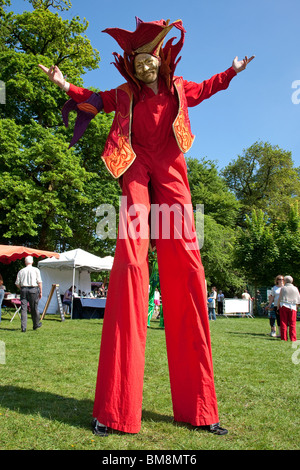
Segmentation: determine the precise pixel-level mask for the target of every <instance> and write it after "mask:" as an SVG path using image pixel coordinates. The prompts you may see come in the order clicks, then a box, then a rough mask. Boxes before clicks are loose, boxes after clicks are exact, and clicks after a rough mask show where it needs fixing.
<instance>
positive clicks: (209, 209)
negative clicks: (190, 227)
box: [186, 158, 239, 227]
mask: <svg viewBox="0 0 300 470" xmlns="http://www.w3.org/2000/svg"><path fill="white" fill-rule="evenodd" d="M186 163H187V171H188V179H189V185H190V189H191V195H192V204H193V206H194V207H196V204H203V205H204V213H205V214H206V215H210V216H211V217H212V218H213V219H214V220H215V221H216V222H217V223H219V224H220V225H224V226H226V227H234V226H235V224H236V219H237V216H238V210H239V202H238V201H237V199H236V197H235V195H234V194H233V193H231V192H230V191H229V189H228V186H227V184H226V182H225V180H224V178H222V177H221V176H220V175H219V172H218V169H217V167H216V165H215V163H214V162H212V161H210V160H205V159H202V160H197V159H195V158H187V160H186Z"/></svg>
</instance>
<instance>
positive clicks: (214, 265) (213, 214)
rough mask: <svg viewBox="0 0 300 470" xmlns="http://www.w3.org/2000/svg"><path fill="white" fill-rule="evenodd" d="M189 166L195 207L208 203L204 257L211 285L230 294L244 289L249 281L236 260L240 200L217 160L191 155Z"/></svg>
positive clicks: (205, 221)
mask: <svg viewBox="0 0 300 470" xmlns="http://www.w3.org/2000/svg"><path fill="white" fill-rule="evenodd" d="M187 170H188V179H189V185H190V189H191V195H192V204H193V207H194V208H196V205H197V204H203V206H204V240H203V247H202V248H201V257H202V262H203V265H204V268H205V274H206V280H207V284H208V287H209V286H211V285H212V284H213V285H216V286H217V287H218V288H219V289H222V290H224V291H227V292H228V295H229V293H234V292H236V291H237V290H239V289H241V287H242V286H243V285H244V282H245V281H244V279H243V278H242V276H240V274H239V272H238V270H237V269H236V268H235V266H234V264H233V259H234V255H233V253H234V245H235V230H234V227H235V223H236V218H237V214H238V209H239V203H238V201H237V200H236V197H235V196H234V195H233V194H232V193H231V192H230V191H229V189H228V188H227V186H226V183H225V181H224V179H223V178H222V177H221V176H220V175H219V173H218V170H217V167H216V165H215V163H214V162H212V161H208V160H204V159H203V160H201V161H199V160H197V159H194V158H188V159H187Z"/></svg>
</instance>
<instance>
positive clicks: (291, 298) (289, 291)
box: [278, 276, 300, 341]
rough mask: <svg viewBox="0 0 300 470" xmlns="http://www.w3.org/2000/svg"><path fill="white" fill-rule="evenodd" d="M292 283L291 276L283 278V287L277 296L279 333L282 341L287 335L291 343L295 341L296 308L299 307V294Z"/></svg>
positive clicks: (285, 339)
mask: <svg viewBox="0 0 300 470" xmlns="http://www.w3.org/2000/svg"><path fill="white" fill-rule="evenodd" d="M293 281H294V280H293V278H292V276H285V277H284V286H283V287H282V288H281V289H280V294H279V300H278V303H279V308H280V331H281V339H282V340H283V341H287V340H288V333H289V337H290V340H291V341H297V332H296V322H297V306H298V305H300V294H299V290H298V289H297V287H296V286H294V285H293Z"/></svg>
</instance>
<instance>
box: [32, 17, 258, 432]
mask: <svg viewBox="0 0 300 470" xmlns="http://www.w3.org/2000/svg"><path fill="white" fill-rule="evenodd" d="M174 27H175V28H177V29H178V30H179V31H180V39H179V40H178V42H177V43H176V44H173V41H174V38H172V39H170V40H169V41H168V42H167V43H166V45H165V46H164V47H163V46H162V44H163V41H164V38H165V36H166V35H167V34H168V32H169V31H170V30H171V29H172V28H174ZM105 32H106V33H108V34H110V35H111V36H112V37H113V38H114V39H116V41H117V42H118V44H119V46H120V47H121V48H122V50H123V51H124V54H123V56H120V55H119V54H116V53H115V54H114V55H115V65H116V67H117V69H118V70H119V71H120V73H121V74H122V75H123V77H124V78H125V79H126V82H125V83H124V84H123V85H121V86H119V87H118V88H117V89H115V90H110V91H104V92H100V93H99V94H96V93H93V92H91V91H89V90H86V89H82V88H78V87H75V86H74V85H72V84H69V83H67V82H66V81H65V79H64V77H63V75H62V73H61V71H60V70H59V69H58V67H56V66H52V67H51V68H50V69H48V68H47V67H44V66H42V65H40V67H41V68H42V70H44V71H45V72H46V73H47V74H48V76H49V78H50V80H52V81H53V82H54V83H56V84H57V85H59V86H60V87H61V88H62V89H64V90H65V91H66V92H67V93H68V95H69V97H70V98H71V99H70V100H69V101H68V102H67V103H66V105H65V107H64V110H63V117H64V121H65V123H66V125H67V124H68V122H67V119H68V113H69V112H70V111H71V110H76V111H77V113H78V117H77V121H76V125H75V131H74V136H73V139H72V142H71V145H73V144H74V143H75V142H76V141H77V140H78V138H80V137H81V135H82V134H83V132H84V130H85V129H86V127H87V125H88V123H89V122H90V120H91V119H92V118H93V117H94V115H95V114H96V113H97V112H99V111H100V110H102V109H103V110H104V111H105V112H107V113H109V112H112V111H114V112H115V119H114V121H113V124H112V128H111V131H110V133H109V136H108V139H107V142H106V145H105V148H104V152H103V154H102V159H103V161H104V163H105V165H106V167H107V169H108V171H109V172H110V173H111V174H112V176H113V177H114V178H118V179H119V182H120V186H121V188H122V205H121V214H120V226H119V234H118V240H117V245H116V252H115V258H114V265H113V268H112V271H111V275H110V283H109V290H108V296H107V303H106V309H105V317H104V323H103V332H102V339H101V348H100V360H99V369H98V377H97V384H96V393H95V403H94V412H93V416H94V418H95V419H94V424H93V427H94V433H95V434H99V435H106V434H107V429H108V428H112V429H116V430H119V431H123V432H127V433H137V432H139V430H140V427H141V415H142V394H143V375H144V362H145V343H146V334H147V313H148V286H149V268H148V249H149V238H150V237H151V239H154V241H155V246H156V250H157V259H158V266H159V276H160V286H161V294H162V300H163V305H164V322H165V334H166V344H167V355H168V364H169V373H170V383H171V394H172V403H173V412H174V420H175V421H177V422H185V423H189V424H191V425H193V426H197V427H201V429H205V430H207V431H209V432H213V433H215V434H219V435H222V434H226V433H227V430H226V429H224V428H221V427H220V425H219V416H218V406H217V398H216V393H215V386H214V376H213V364H212V354H211V344H210V334H209V322H208V313H207V305H206V287H205V276H204V269H203V266H202V263H201V257H200V252H199V248H198V244H197V238H196V235H195V230H194V225H193V212H192V211H191V210H190V211H186V210H185V209H186V208H187V207H188V208H190V207H191V196H190V190H189V184H188V178H187V170H186V164H185V159H184V155H183V154H184V153H186V152H187V151H188V150H189V149H190V147H191V145H192V143H193V139H194V136H193V134H192V132H191V128H190V122H189V116H188V107H190V106H196V105H198V104H199V103H201V102H202V101H203V100H204V99H207V98H209V97H210V96H212V95H213V94H215V93H216V92H218V91H220V90H225V89H226V88H227V87H228V86H229V83H230V81H231V79H232V78H233V77H234V76H235V75H236V74H237V73H238V72H240V71H242V70H244V69H245V68H246V65H247V64H248V63H249V62H250V61H251V60H252V59H253V57H251V58H250V59H248V58H247V57H245V59H243V60H241V61H239V60H238V58H237V57H236V58H235V59H234V61H233V64H232V66H231V67H230V68H229V69H228V70H226V71H225V72H223V73H220V74H217V75H215V76H213V77H212V78H211V79H210V80H207V81H204V82H203V83H200V84H197V83H194V82H188V81H186V80H184V79H183V78H182V77H177V76H175V75H174V72H175V68H176V65H177V63H178V59H177V56H178V54H179V52H180V50H181V48H182V46H183V42H184V35H185V30H184V28H183V25H182V22H181V20H178V21H175V22H173V23H169V22H166V21H164V20H161V21H155V22H148V23H146V22H145V23H144V22H142V21H141V20H139V19H137V26H136V30H135V31H134V32H130V31H124V30H121V29H118V28H111V29H106V30H105ZM150 211H151V212H150ZM170 212H172V214H171V216H170ZM153 214H154V216H153ZM150 216H151V217H150ZM166 217H168V220H169V227H168V228H169V233H168V236H165V233H164V230H163V228H162V227H161V226H160V224H159V222H161V221H163V222H164V221H165V220H166ZM150 218H151V227H148V221H149V220H150ZM137 220H138V222H139V223H138V225H137V223H136V222H137ZM153 220H155V223H152V221H153ZM133 227H135V231H134V230H133V231H132V228H133ZM137 227H138V228H139V229H137ZM130 230H131V232H130ZM137 230H139V231H137ZM150 232H151V233H150ZM176 285H180V289H179V290H176V295H175V292H174V286H176Z"/></svg>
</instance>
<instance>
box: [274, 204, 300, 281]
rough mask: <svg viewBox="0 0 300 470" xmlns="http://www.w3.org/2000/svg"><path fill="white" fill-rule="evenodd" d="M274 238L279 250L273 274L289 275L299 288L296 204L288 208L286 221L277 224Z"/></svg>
mask: <svg viewBox="0 0 300 470" xmlns="http://www.w3.org/2000/svg"><path fill="white" fill-rule="evenodd" d="M274 238H275V240H276V244H277V246H278V250H279V256H278V259H277V262H276V264H275V266H274V272H275V273H283V274H284V275H287V274H290V275H291V276H292V277H293V278H294V282H295V284H297V285H298V286H300V215H299V205H298V203H297V202H295V203H294V204H293V205H292V206H291V207H290V210H289V212H288V217H287V219H286V220H282V221H278V222H277V224H276V226H275V227H274Z"/></svg>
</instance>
